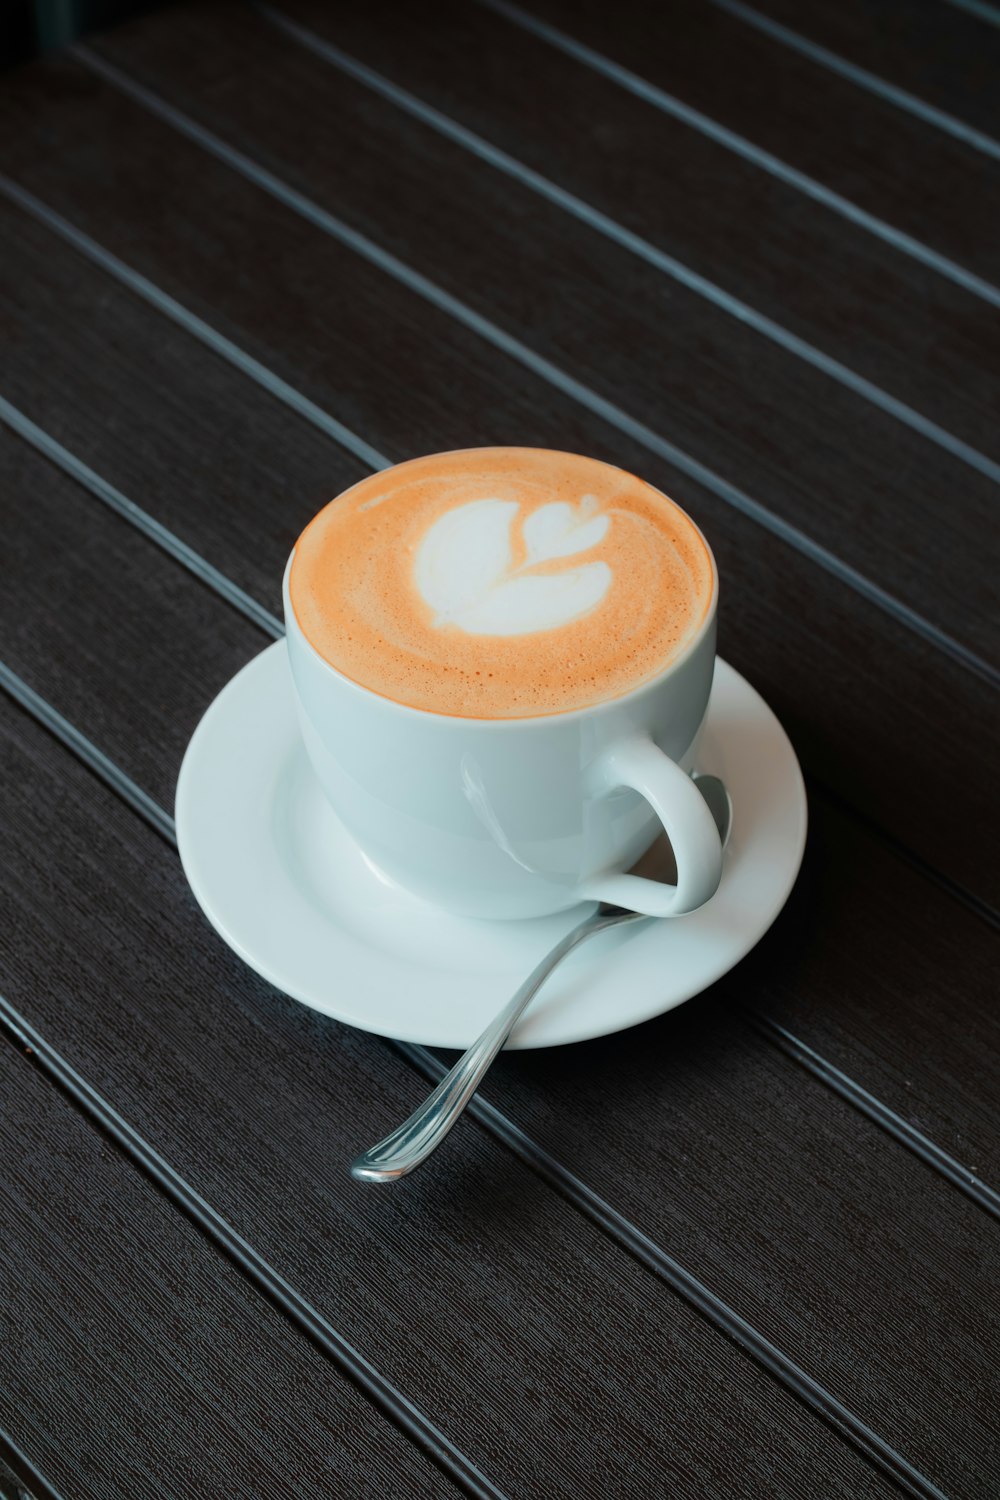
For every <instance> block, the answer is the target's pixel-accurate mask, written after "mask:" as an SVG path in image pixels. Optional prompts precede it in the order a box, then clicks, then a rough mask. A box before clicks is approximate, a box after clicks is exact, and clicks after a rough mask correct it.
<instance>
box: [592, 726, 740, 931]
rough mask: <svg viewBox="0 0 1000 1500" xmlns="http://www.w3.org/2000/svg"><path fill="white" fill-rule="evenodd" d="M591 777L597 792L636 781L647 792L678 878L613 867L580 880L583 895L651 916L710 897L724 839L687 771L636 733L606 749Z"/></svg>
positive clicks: (718, 872) (636, 788) (677, 913)
mask: <svg viewBox="0 0 1000 1500" xmlns="http://www.w3.org/2000/svg"><path fill="white" fill-rule="evenodd" d="M589 779H590V784H591V788H592V790H593V791H594V792H596V794H597V795H598V796H601V795H606V794H607V793H608V792H612V791H615V790H616V789H617V788H619V787H631V788H632V789H633V790H634V791H636V792H638V793H639V795H640V796H642V797H645V799H646V801H647V802H648V803H649V805H650V807H651V808H652V809H653V811H654V812H655V813H656V815H657V817H658V818H659V820H660V822H661V823H662V824H663V827H664V829H665V831H666V834H667V837H668V838H669V840H670V845H671V848H672V849H673V851H674V859H675V860H676V863H677V884H676V885H663V884H661V883H660V881H658V880H647V879H646V878H645V877H644V876H642V875H624V874H618V873H615V872H609V873H608V874H606V875H596V876H595V877H594V878H593V880H589V881H587V882H586V883H585V884H584V885H583V886H581V888H580V892H579V894H580V897H581V899H583V900H586V901H608V902H610V903H611V904H612V905H613V906H625V907H628V908H629V909H630V910H632V911H640V912H644V913H645V914H646V915H647V916H650V917H679V916H681V915H682V914H683V913H684V912H689V911H695V910H696V909H697V908H698V907H699V906H704V904H705V902H706V901H709V900H711V898H712V897H713V896H714V895H715V893H716V891H717V890H718V888H719V882H720V880H721V879H722V845H721V843H720V841H719V830H718V829H717V828H716V826H715V819H714V818H713V817H712V814H711V813H710V812H709V809H708V805H707V803H706V802H705V799H704V797H703V796H702V795H701V793H700V792H699V790H698V788H697V787H696V786H695V784H694V782H693V781H692V780H691V778H690V776H688V774H687V772H686V771H682V770H681V768H680V766H679V765H677V763H676V762H675V761H672V760H671V759H670V757H669V756H668V755H664V753H663V751H662V750H660V749H658V748H657V746H656V745H654V744H653V741H652V740H651V739H649V738H647V737H645V736H637V737H636V738H635V739H630V740H625V741H621V742H619V743H618V744H616V745H613V746H612V747H611V748H610V749H609V750H606V751H605V752H604V753H603V755H601V756H600V757H599V758H598V759H597V760H596V761H595V762H594V764H593V766H592V767H591V768H590V773H589Z"/></svg>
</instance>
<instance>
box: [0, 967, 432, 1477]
mask: <svg viewBox="0 0 1000 1500" xmlns="http://www.w3.org/2000/svg"><path fill="white" fill-rule="evenodd" d="M5 967H6V965H5ZM0 1089H2V1092H3V1098H4V1108H3V1110H2V1111H0V1213H2V1216H3V1224H4V1232H3V1236H2V1238H0V1328H2V1335H3V1344H4V1355H5V1357H4V1361H3V1373H2V1376H0V1423H2V1424H3V1426H4V1427H5V1428H6V1429H7V1431H8V1432H9V1433H10V1434H11V1435H12V1436H13V1437H14V1440H15V1441H16V1442H17V1443H18V1445H19V1446H20V1447H23V1448H24V1449H25V1450H26V1451H27V1452H30V1454H31V1455H32V1458H33V1461H35V1462H36V1463H38V1464H39V1465H40V1466H41V1467H42V1468H44V1471H45V1473H46V1475H47V1476H48V1478H49V1479H50V1480H51V1482H52V1484H53V1485H54V1486H56V1487H57V1488H58V1489H59V1490H61V1492H62V1494H63V1495H65V1496H70V1495H72V1496H73V1497H74V1500H140V1497H141V1500H154V1497H176V1496H178V1495H181V1494H184V1495H191V1496H196V1495H197V1496H204V1497H209V1496H217V1495H223V1494H235V1493H239V1494H240V1495H245V1496H247V1497H248V1500H249V1497H251V1496H254V1497H261V1500H264V1497H269V1496H273V1495H275V1494H288V1495H291V1494H294V1495H296V1496H302V1497H303V1500H304V1497H306V1496H313V1497H315V1500H320V1497H328V1496H329V1495H330V1494H331V1493H337V1494H345V1493H346V1494H363V1493H364V1494H395V1495H407V1496H410V1495H412V1496H414V1497H416V1496H426V1497H428V1500H430V1497H434V1500H437V1497H438V1496H445V1495H447V1496H453V1495H457V1494H458V1493H459V1491H458V1490H456V1489H455V1488H454V1487H453V1486H452V1485H451V1484H450V1483H449V1481H448V1480H447V1479H446V1478H445V1476H444V1475H443V1474H442V1473H441V1472H440V1470H439V1469H437V1468H436V1467H435V1466H434V1465H433V1464H432V1463H431V1462H430V1460H429V1459H428V1458H427V1457H426V1456H425V1455H424V1454H422V1453H421V1452H420V1451H419V1450H418V1449H416V1448H414V1447H413V1446H411V1444H410V1443H409V1442H407V1440H406V1439H405V1438H404V1437H403V1436H402V1435H401V1434H400V1433H399V1432H398V1431H397V1430H396V1428H394V1427H392V1426H391V1425H390V1424H389V1423H388V1422H387V1421H385V1420H384V1419H383V1418H382V1417H381V1416H380V1415H379V1414H378V1413H377V1412H375V1411H373V1410H372V1408H371V1406H370V1405H368V1403H366V1402H365V1401H364V1399H363V1398H362V1396H361V1395H360V1393H359V1392H358V1391H357V1390H356V1389H355V1388H354V1387H353V1386H352V1385H351V1384H350V1383H349V1382H348V1381H347V1380H345V1379H344V1378H343V1376H341V1375H340V1374H338V1372H337V1371H335V1370H333V1369H331V1367H330V1365H329V1364H328V1363H327V1361H325V1360H324V1359H323V1357H322V1356H321V1355H320V1354H319V1353H318V1352H317V1351H315V1350H314V1349H313V1348H311V1346H310V1345H309V1344H308V1343H307V1342H306V1341H305V1340H304V1339H302V1338H300V1337H299V1336H298V1335H297V1334H296V1333H295V1332H294V1331H293V1330H292V1329H290V1328H289V1327H288V1325H287V1324H286V1323H285V1321H284V1319H283V1318H282V1317H281V1315H280V1314H279V1313H278V1312H277V1311H276V1310H275V1309H273V1308H272V1307H271V1306H270V1305H269V1304H268V1303H267V1301H266V1300H265V1299H264V1298H263V1297H261V1296H259V1295H257V1294H256V1293H255V1292H254V1291H253V1290H252V1289H251V1288H249V1287H248V1286H247V1285H246V1283H245V1282H244V1281H243V1279H242V1277H241V1276H240V1275H239V1273H238V1272H237V1271H236V1269H235V1268H234V1267H233V1266H231V1265H230V1264H229V1263H228V1262H227V1261H226V1260H225V1259H224V1258H223V1257H222V1256H220V1255H219V1254H217V1253H216V1252H215V1251H214V1250H212V1249H211V1248H210V1247H209V1246H207V1245H206V1244H205V1241H204V1240H203V1239H202V1237H201V1236H200V1235H199V1233H198V1232H197V1230H196V1229H195V1228H194V1227H193V1226H192V1225H191V1224H189V1223H188V1222H187V1221H186V1220H185V1219H184V1218H182V1217H181V1216H180V1215H178V1214H177V1213H176V1212H174V1210H173V1209H172V1208H171V1207H170V1206H169V1205H168V1204H167V1203H165V1201H164V1200H163V1198H162V1197H161V1196H160V1194H159V1193H158V1192H157V1191H156V1190H155V1189H154V1188H153V1187H152V1186H151V1185H150V1184H149V1183H148V1182H147V1181H146V1180H145V1179H144V1178H143V1177H142V1176H140V1175H139V1174H138V1173H137V1172H136V1171H135V1169H134V1167H133V1166H132V1165H131V1164H130V1163H129V1162H128V1161H127V1160H125V1159H123V1158H122V1157H121V1156H119V1155H118V1154H117V1153H116V1152H115V1151H114V1150H113V1149H112V1148H111V1147H110V1146H109V1145H108V1143H107V1141H106V1140H104V1139H103V1137H102V1136H101V1135H100V1133H99V1132H98V1131H96V1130H95V1129H94V1128H93V1127H92V1126H91V1125H89V1124H88V1123H86V1122H85V1121H84V1120H83V1119H82V1118H81V1117H80V1115H79V1114H78V1113H77V1112H76V1110H74V1109H73V1107H72V1106H71V1105H70V1104H69V1103H68V1102H67V1101H66V1100H65V1099H64V1098H63V1097H62V1095H61V1094H60V1093H59V1092H58V1091H57V1090H56V1089H55V1088H53V1087H52V1085H51V1084H49V1083H46V1082H45V1081H44V1080H43V1079H42V1078H41V1076H40V1075H39V1074H38V1072H37V1071H36V1070H35V1068H34V1067H33V1066H32V1064H31V1063H29V1062H28V1061H27V1060H26V1059H25V1058H23V1057H19V1056H18V1053H17V1052H16V1051H15V1049H14V1048H13V1046H11V1044H10V1042H9V1040H8V1039H7V1038H4V1039H3V1040H2V1041H0ZM2 1484H3V1479H2V1478H0V1485H2ZM5 1493H7V1492H6V1491H5ZM20 1493H22V1492H21V1491H20V1490H15V1489H13V1488H12V1489H11V1490H10V1491H9V1494H10V1500H15V1497H16V1495H18V1494H20ZM24 1493H27V1491H26V1490H25V1491H24ZM43 1493H45V1492H43V1491H42V1490H39V1491H38V1494H39V1497H40V1496H41V1495H42V1494H43Z"/></svg>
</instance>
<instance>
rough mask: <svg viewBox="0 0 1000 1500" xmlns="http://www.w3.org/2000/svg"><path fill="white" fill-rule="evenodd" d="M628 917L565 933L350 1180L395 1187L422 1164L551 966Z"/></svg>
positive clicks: (601, 914) (598, 917) (594, 917)
mask: <svg viewBox="0 0 1000 1500" xmlns="http://www.w3.org/2000/svg"><path fill="white" fill-rule="evenodd" d="M631 916H632V913H631V912H629V913H627V914H626V913H620V914H619V913H616V914H614V915H611V914H609V913H608V912H607V910H604V911H602V910H601V909H600V908H598V909H597V911H595V912H593V913H592V914H591V915H590V916H589V917H587V918H585V920H584V921H582V922H581V923H580V924H579V926H578V927H574V928H573V929H572V930H571V931H570V932H568V933H567V934H566V936H565V937H564V938H563V939H562V941H561V942H560V943H557V944H556V946H555V947H554V948H553V949H552V951H551V952H550V953H547V954H546V955H545V957H544V958H543V959H542V961H541V963H540V964H539V965H538V967H537V968H536V969H533V970H532V972H531V973H530V974H529V975H528V977H527V979H526V980H525V981H524V983H523V984H522V985H521V987H520V989H519V990H518V991H517V993H516V994H515V995H514V996H513V998H512V999H511V1000H510V1001H509V1002H508V1004H507V1005H505V1006H504V1008H503V1010H502V1011H500V1012H499V1014H498V1015H496V1016H495V1017H494V1018H493V1020H492V1021H491V1022H490V1024H489V1025H488V1026H487V1028H486V1030H485V1031H484V1032H483V1034H482V1036H481V1037H479V1038H478V1040H477V1041H475V1042H473V1044H472V1046H471V1047H470V1048H469V1050H468V1051H467V1052H464V1053H463V1054H462V1056H461V1057H460V1058H459V1060H458V1062H457V1063H456V1064H455V1066H454V1067H453V1068H452V1069H451V1072H450V1073H446V1074H445V1076H444V1077H443V1078H442V1080H441V1082H440V1083H439V1084H438V1086H437V1088H436V1089H435V1090H434V1092H433V1093H432V1094H430V1095H429V1096H428V1098H427V1099H425V1100H424V1102H423V1104H421V1105H420V1106H419V1108H418V1109H416V1110H415V1111H414V1113H413V1114H412V1115H411V1116H410V1118H409V1119H408V1120H405V1121H404V1122H403V1124H402V1125H400V1126H398V1127H397V1128H396V1129H395V1130H394V1131H393V1132H392V1134H391V1135H387V1136H386V1138H385V1140H384V1141H380V1142H379V1144H378V1145H377V1146H372V1148H371V1150H369V1151H365V1152H364V1153H363V1155H361V1156H359V1157H358V1158H357V1160H356V1161H354V1162H352V1164H351V1176H352V1177H355V1178H357V1179H358V1181H359V1182H395V1181H396V1179H397V1178H399V1177H405V1176H406V1174H407V1173H408V1172H412V1171H413V1169H414V1167H419V1165H420V1163H421V1162H423V1161H426V1160H427V1158H428V1156H430V1154H431V1152H432V1151H434V1150H436V1149H437V1147H438V1146H440V1144H441V1142H442V1141H443V1140H444V1138H445V1136H446V1135H447V1134H448V1132H449V1130H450V1129H451V1127H452V1126H453V1125H454V1123H455V1121H456V1120H457V1119H458V1117H459V1115H460V1114H461V1113H462V1111H463V1110H464V1109H465V1106H466V1105H467V1104H468V1102H469V1100H470V1099H471V1098H472V1096H473V1094H474V1093H475V1092H476V1090H477V1089H478V1087H479V1085H480V1083H481V1082H482V1081H483V1078H484V1077H485V1075H486V1072H487V1070H488V1069H489V1067H490V1064H491V1063H492V1062H493V1059H494V1058H495V1057H496V1055H497V1053H498V1052H499V1051H500V1049H501V1048H502V1046H503V1044H504V1042H506V1040H507V1038H508V1037H509V1036H510V1034H511V1032H512V1031H513V1029H514V1026H515V1025H516V1024H517V1021H518V1019H519V1017H520V1016H521V1014H522V1012H523V1011H524V1009H525V1007H526V1006H527V1005H528V1004H529V1003H530V1002H531V1001H532V1000H533V999H534V997H535V995H536V994H537V993H538V990H539V988H540V987H541V986H542V985H543V984H544V983H545V981H546V979H547V978H548V977H549V975H550V974H551V973H552V970H553V969H554V968H555V967H556V965H557V964H559V963H561V962H562V960H563V959H564V958H565V957H566V955H567V953H569V952H571V951H572V949H574V948H575V947H576V946H577V944H578V943H582V942H583V940H584V939H585V938H587V937H589V936H590V934H591V933H592V932H598V931H599V930H600V929H601V928H602V927H609V926H611V925H613V924H614V923H615V922H619V921H623V920H627V918H628V917H631Z"/></svg>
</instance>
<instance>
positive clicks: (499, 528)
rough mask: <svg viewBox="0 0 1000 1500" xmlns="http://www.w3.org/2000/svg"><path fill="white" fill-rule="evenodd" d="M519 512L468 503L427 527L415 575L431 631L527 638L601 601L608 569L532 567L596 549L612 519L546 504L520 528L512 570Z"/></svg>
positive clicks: (511, 505)
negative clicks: (521, 553)
mask: <svg viewBox="0 0 1000 1500" xmlns="http://www.w3.org/2000/svg"><path fill="white" fill-rule="evenodd" d="M587 499H588V500H593V499H594V497H593V496H588V497H587ZM520 510H521V507H520V506H519V505H518V504H517V502H516V501H513V500H495V499H485V500H470V501H469V502H468V504H466V505H460V506H457V507H456V508H455V509H454V510H450V511H447V512H446V513H445V514H444V515H443V516H441V517H440V518H439V519H438V520H437V521H435V522H434V524H433V525H432V526H431V527H430V529H429V530H428V532H427V534H426V535H425V536H424V538H423V540H422V542H421V543H420V546H419V547H418V548H417V555H416V560H415V562H414V566H413V576H414V581H415V583H416V586H417V588H418V590H419V591H420V594H421V596H422V597H423V599H424V600H425V601H426V603H427V604H429V605H430V607H431V609H433V610H434V611H435V621H434V623H435V624H436V625H457V626H458V627H459V628H460V629H461V630H465V631H467V632H468V633H469V634H470V635H530V634H532V633H533V632H534V631H536V630H554V629H557V628H558V627H559V626H560V625H568V624H569V622H570V621H571V620H576V619H579V617H580V616H581V615H584V614H586V613H587V612H588V611H589V610H591V609H594V608H595V606H596V605H598V604H599V603H600V602H601V600H602V599H603V598H604V595H605V594H606V593H607V591H608V589H609V588H610V586H611V576H612V575H611V569H610V568H609V567H608V565H607V563H605V562H589V563H584V564H583V565H582V566H581V567H578V568H573V569H571V570H568V571H565V572H558V573H552V572H544V571H540V570H539V569H538V568H537V566H536V565H537V564H539V563H544V562H546V561H548V560H550V559H552V558H556V557H571V556H572V555H573V554H574V553H578V552H586V551H588V550H589V549H590V548H593V547H595V546H596V545H597V544H598V543H599V542H600V541H602V540H603V539H604V537H605V535H606V534H607V530H608V526H609V525H610V520H609V517H607V516H601V515H593V514H592V508H591V507H587V506H584V508H583V510H582V513H579V512H577V511H574V508H573V507H572V506H570V505H566V504H564V503H560V502H559V501H553V502H552V503H551V504H549V505H543V506H542V507H541V508H540V509H539V510H536V511H533V512H532V513H531V514H530V515H529V516H528V518H527V520H526V521H525V522H524V526H523V538H524V547H525V553H526V555H525V559H524V561H523V562H522V564H521V566H520V567H516V566H515V564H514V548H513V546H512V537H511V532H512V530H513V528H514V526H515V525H516V524H517V522H518V520H519V518H520Z"/></svg>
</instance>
